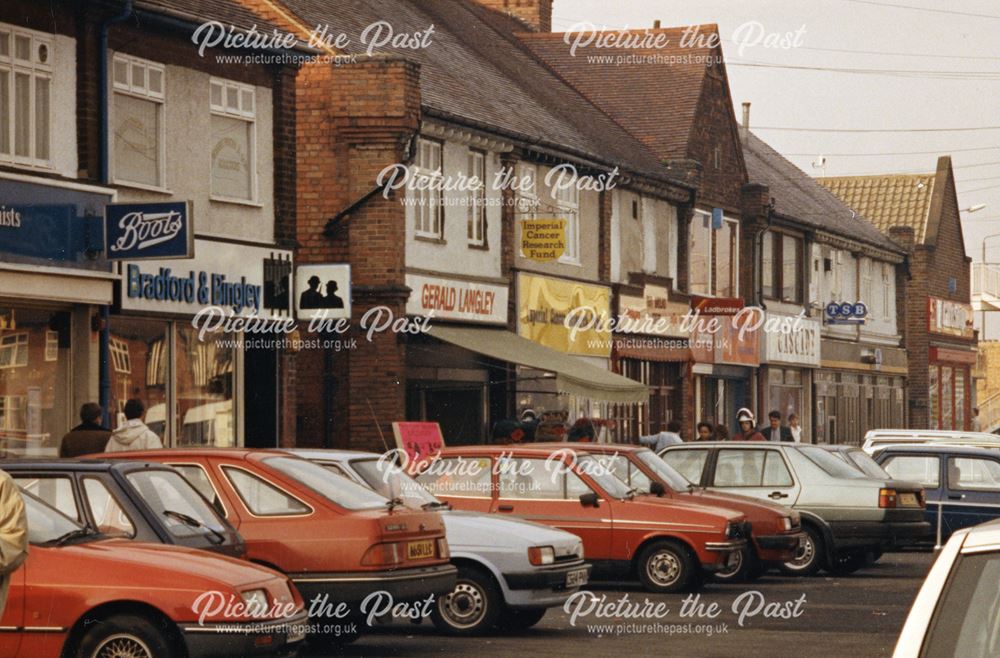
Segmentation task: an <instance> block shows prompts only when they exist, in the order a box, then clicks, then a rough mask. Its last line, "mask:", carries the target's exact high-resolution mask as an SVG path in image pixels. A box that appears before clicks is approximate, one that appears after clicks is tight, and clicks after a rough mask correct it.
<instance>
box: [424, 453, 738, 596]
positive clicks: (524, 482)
mask: <svg viewBox="0 0 1000 658" xmlns="http://www.w3.org/2000/svg"><path fill="white" fill-rule="evenodd" d="M560 446H561V447H560V449H556V450H553V449H552V448H548V447H544V446H537V445H531V444H528V445H524V446H470V447H457V448H445V449H443V450H442V451H441V453H440V456H439V457H438V459H436V460H434V461H432V462H430V463H428V464H426V465H424V466H423V470H422V472H421V473H420V474H419V475H418V477H417V479H418V481H420V482H421V484H423V485H424V486H425V487H426V488H427V489H428V490H430V491H431V493H433V494H434V495H436V496H439V497H441V498H443V499H445V500H447V501H448V502H449V503H451V504H452V505H454V506H455V507H456V508H458V509H465V510H471V511H475V512H489V513H493V514H505V515H510V516H518V517H521V518H523V519H526V520H529V521H536V522H538V523H542V524H545V525H550V526H554V527H556V528H559V529H561V530H566V531H567V532H572V533H573V534H576V535H578V536H579V537H580V538H581V539H583V546H584V554H585V555H586V556H587V560H588V561H589V562H591V563H592V564H593V565H594V571H595V572H599V571H600V572H604V574H605V575H608V576H614V577H623V576H624V577H633V578H634V577H637V578H638V579H639V581H640V582H642V584H643V585H644V586H645V587H646V589H648V590H650V591H654V592H675V591H679V590H682V589H684V588H687V587H689V586H692V585H695V584H697V583H698V582H699V581H700V575H701V573H702V572H703V571H709V572H711V571H717V570H719V569H722V568H725V567H726V566H727V565H731V564H732V563H734V562H735V561H736V560H738V559H739V557H738V556H739V553H740V552H741V551H742V550H743V549H744V548H745V547H746V545H747V540H746V534H747V524H746V517H745V516H744V515H743V514H741V513H739V512H736V511H733V510H728V509H724V508H721V507H718V506H708V505H701V504H698V503H693V502H680V501H670V504H669V505H668V504H665V501H663V500H662V499H658V498H655V497H653V496H641V495H636V494H635V492H634V491H631V490H630V489H629V488H628V487H627V486H626V485H625V484H624V483H623V482H622V481H621V480H619V479H618V478H617V477H615V476H614V475H613V474H612V473H611V472H610V471H609V470H608V469H607V468H606V467H605V466H604V465H603V464H601V463H600V462H599V461H598V460H596V459H594V457H592V456H590V455H576V454H574V453H573V452H572V451H571V450H569V449H568V446H566V444H560Z"/></svg>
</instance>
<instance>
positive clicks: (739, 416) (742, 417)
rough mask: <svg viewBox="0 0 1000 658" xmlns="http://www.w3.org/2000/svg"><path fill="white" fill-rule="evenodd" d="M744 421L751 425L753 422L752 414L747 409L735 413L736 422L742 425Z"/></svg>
mask: <svg viewBox="0 0 1000 658" xmlns="http://www.w3.org/2000/svg"><path fill="white" fill-rule="evenodd" d="M746 421H749V422H751V423H753V422H755V421H754V417H753V412H752V411H750V410H749V409H747V408H746V407H743V408H742V409H740V410H739V411H737V412H736V422H737V423H742V422H746Z"/></svg>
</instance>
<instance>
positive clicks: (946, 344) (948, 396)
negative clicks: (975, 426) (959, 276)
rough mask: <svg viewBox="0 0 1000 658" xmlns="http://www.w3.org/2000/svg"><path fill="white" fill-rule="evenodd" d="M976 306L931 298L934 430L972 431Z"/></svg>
mask: <svg viewBox="0 0 1000 658" xmlns="http://www.w3.org/2000/svg"><path fill="white" fill-rule="evenodd" d="M972 318H973V315H972V305H971V304H964V303H961V302H954V301H950V300H947V299H940V298H938V297H929V298H928V300H927V327H928V332H929V334H930V348H929V350H928V355H927V357H928V358H927V361H928V372H927V375H928V385H927V387H928V396H929V397H928V402H927V406H928V421H929V428H930V429H943V430H968V429H969V428H970V423H971V418H972V371H973V370H974V368H975V366H976V354H977V352H976V349H975V330H974V329H973V324H972Z"/></svg>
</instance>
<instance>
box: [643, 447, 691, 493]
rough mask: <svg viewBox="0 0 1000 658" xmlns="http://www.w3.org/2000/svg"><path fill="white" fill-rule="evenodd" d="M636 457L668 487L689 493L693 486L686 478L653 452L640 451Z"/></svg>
mask: <svg viewBox="0 0 1000 658" xmlns="http://www.w3.org/2000/svg"><path fill="white" fill-rule="evenodd" d="M635 456H636V458H637V459H638V460H639V461H641V462H642V463H643V464H645V465H646V466H648V467H649V468H650V470H652V471H653V472H654V473H656V477H657V478H659V479H660V480H663V481H664V482H666V483H667V486H669V487H670V488H671V489H673V490H674V491H687V490H688V487H690V486H691V483H690V482H688V479H687V478H686V477H684V476H683V475H681V474H680V473H678V472H677V469H675V468H674V467H673V466H671V465H670V464H668V463H667V462H665V461H663V459H661V458H660V457H659V456H658V455H657V454H656V453H655V452H653V451H652V450H639V451H637V452H636V453H635Z"/></svg>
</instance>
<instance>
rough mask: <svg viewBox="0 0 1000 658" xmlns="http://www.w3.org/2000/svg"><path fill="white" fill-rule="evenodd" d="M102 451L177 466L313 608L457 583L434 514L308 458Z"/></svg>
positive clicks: (217, 451)
mask: <svg viewBox="0 0 1000 658" xmlns="http://www.w3.org/2000/svg"><path fill="white" fill-rule="evenodd" d="M104 456H105V457H107V458H108V459H116V460H130V461H140V462H146V461H152V462H159V463H163V464H169V465H171V466H173V467H174V468H176V469H177V470H179V471H180V472H181V473H183V474H184V476H185V477H186V478H187V479H188V481H189V482H191V483H192V484H193V485H194V486H195V488H197V489H198V490H199V491H200V492H201V493H202V494H203V495H204V496H205V498H206V499H208V500H209V501H211V502H212V503H213V504H214V505H215V506H216V507H217V508H218V509H220V510H222V511H223V514H224V515H225V517H226V518H227V519H228V520H229V522H230V523H232V524H233V526H235V527H236V529H237V530H238V531H239V532H240V534H241V535H242V536H243V539H244V541H245V542H246V555H247V558H248V559H250V560H252V561H254V562H258V563H260V564H264V565H266V566H269V567H272V568H274V569H277V570H278V571H282V572H284V573H286V574H288V576H289V577H290V578H291V579H292V582H294V583H295V586H296V587H298V588H299V591H300V592H301V593H302V596H303V597H304V598H305V599H306V602H307V604H308V605H310V606H313V605H316V606H317V608H315V609H318V608H319V606H321V605H322V604H323V603H324V602H328V603H331V604H336V603H344V604H346V605H347V606H348V607H349V608H350V609H351V610H352V611H353V612H354V613H357V612H358V611H359V609H360V604H361V602H362V601H363V600H364V599H365V597H367V596H368V595H369V594H371V593H373V592H376V591H383V592H387V593H388V594H389V595H391V596H392V598H393V600H394V601H396V602H405V601H416V600H421V599H426V598H428V597H429V596H431V595H442V594H446V593H448V592H450V591H451V590H452V589H453V588H454V586H455V575H456V571H455V567H453V566H452V565H451V564H450V563H449V561H448V560H449V557H450V556H449V554H448V541H447V540H446V539H445V534H444V523H443V521H442V520H441V515H440V514H437V513H436V512H430V511H413V510H408V509H405V508H402V506H399V505H395V504H391V503H390V502H389V501H387V500H386V499H385V498H383V497H382V496H379V495H378V494H376V493H375V492H373V491H371V490H370V489H368V488H366V487H362V486H360V485H358V484H356V483H354V482H351V481H350V480H348V479H346V478H342V477H332V474H331V473H330V472H329V471H328V470H326V469H324V468H323V467H322V466H318V465H317V464H313V463H312V462H309V461H306V460H305V459H300V458H298V457H294V456H292V455H289V454H288V453H285V452H280V451H276V450H251V449H235V448H229V449H224V448H199V449H163V450H150V451H144V452H118V453H112V454H108V455H104ZM315 609H314V610H315ZM315 621H316V624H313V625H312V627H313V628H315V629H321V628H322V627H323V626H324V625H326V624H330V623H331V622H332V621H336V620H331V619H324V618H317V619H316V620H315ZM358 625H359V627H360V624H358ZM338 626H339V624H338ZM337 632H338V633H339V632H340V629H339V628H338V629H337ZM314 639H315V641H317V642H325V641H329V642H344V641H349V640H350V639H353V638H352V637H337V636H328V637H325V638H324V637H318V636H317V637H315V638H314Z"/></svg>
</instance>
